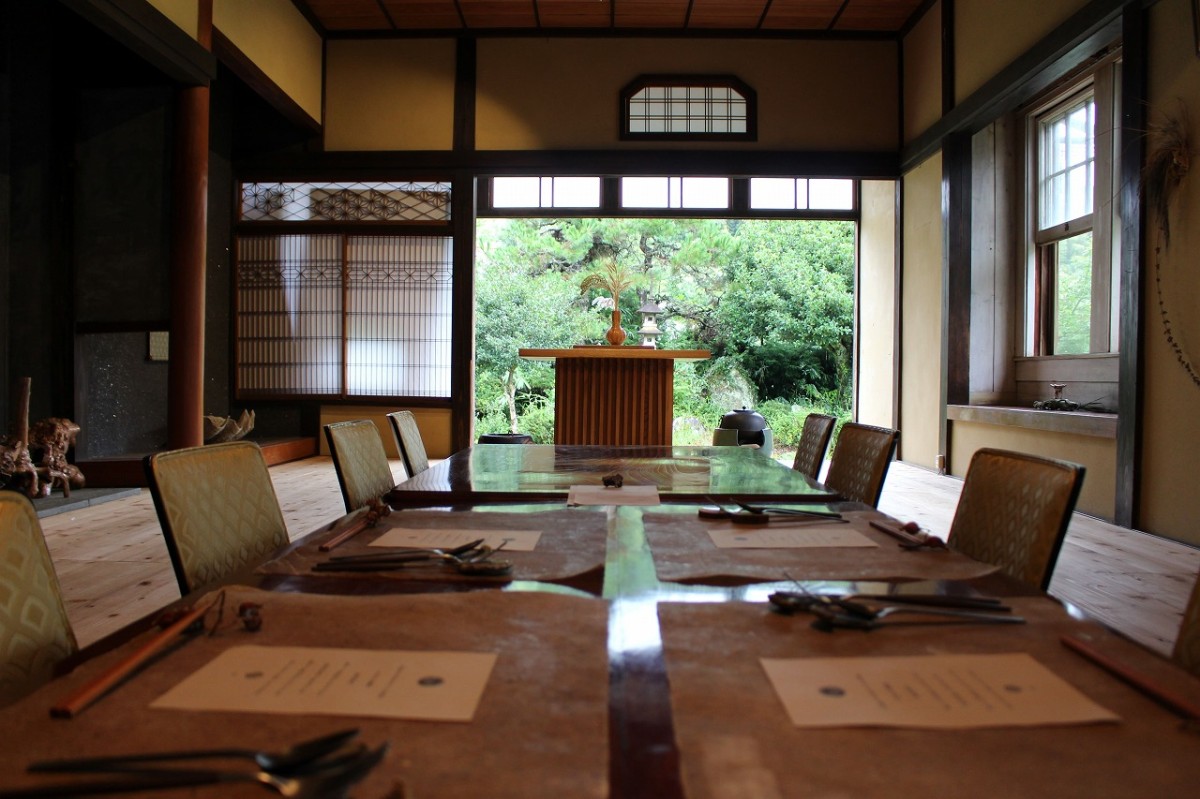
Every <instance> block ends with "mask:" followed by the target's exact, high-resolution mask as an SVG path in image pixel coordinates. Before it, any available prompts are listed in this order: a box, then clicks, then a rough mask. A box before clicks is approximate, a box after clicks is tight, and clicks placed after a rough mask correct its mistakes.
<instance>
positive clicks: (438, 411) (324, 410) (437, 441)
mask: <svg viewBox="0 0 1200 799" xmlns="http://www.w3.org/2000/svg"><path fill="white" fill-rule="evenodd" d="M402 410H405V409H404V408H381V407H379V406H378V405H323V406H321V436H320V438H321V454H322V455H328V454H329V441H328V440H327V439H326V437H325V432H324V429H325V425H327V424H332V423H334V422H348V421H351V420H354V419H370V420H371V421H372V422H374V423H375V426H376V427H377V428H379V437H380V439H381V440H382V441H383V449H384V451H385V452H387V456H388V457H389V458H399V457H400V453H399V451H398V450H397V448H396V436H395V434H394V433H392V427H391V424H392V423H391V422H390V421H388V418H387V414H389V413H391V412H392V411H402ZM408 410H410V411H412V413H413V418H414V419H416V422H417V428H418V429H419V430H420V431H421V441H422V442H423V443H424V444H425V454H426V455H428V456H429V458H430V459H431V460H432V459H439V460H440V459H442V458H448V457H450V455H451V454H452V453H453V450H452V449H451V448H450V411H449V410H447V409H444V408H408Z"/></svg>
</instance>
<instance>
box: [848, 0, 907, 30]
mask: <svg viewBox="0 0 1200 799" xmlns="http://www.w3.org/2000/svg"><path fill="white" fill-rule="evenodd" d="M921 3H922V0H850V2H849V3H847V4H846V10H845V11H843V12H842V16H841V17H839V18H838V21H837V24H836V25H835V26H834V30H839V31H887V32H892V33H894V32H895V31H898V30H900V29H902V28H903V27H904V26H905V25H906V24H907V23H908V19H909V17H911V16H912V15H913V14H914V13H915V12H916V11H917V9H918V8H920V7H921Z"/></svg>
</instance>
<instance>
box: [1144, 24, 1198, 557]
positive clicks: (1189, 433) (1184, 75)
mask: <svg viewBox="0 0 1200 799" xmlns="http://www.w3.org/2000/svg"><path fill="white" fill-rule="evenodd" d="M1149 30H1150V69H1149V76H1148V77H1149V81H1148V83H1149V105H1148V109H1147V113H1148V115H1149V120H1150V122H1151V123H1152V124H1154V123H1159V124H1161V123H1162V121H1163V119H1164V117H1163V115H1164V114H1166V113H1168V112H1170V113H1179V112H1180V111H1181V109H1182V110H1183V111H1184V112H1185V113H1186V114H1187V115H1188V116H1189V117H1190V118H1191V125H1192V127H1191V151H1192V158H1191V171H1190V173H1189V174H1187V175H1186V176H1185V177H1184V178H1183V181H1182V183H1181V185H1180V187H1179V190H1178V193H1177V196H1176V197H1175V200H1174V201H1173V202H1172V204H1171V206H1170V214H1171V216H1170V225H1171V242H1170V246H1169V247H1167V248H1166V249H1165V254H1164V257H1163V261H1162V267H1163V269H1162V280H1163V288H1164V292H1163V293H1164V299H1165V302H1166V307H1167V311H1168V314H1169V318H1170V319H1171V323H1172V325H1173V333H1174V335H1175V338H1176V339H1177V340H1180V341H1181V342H1182V344H1181V346H1182V348H1183V350H1184V354H1185V357H1186V358H1187V359H1189V360H1190V361H1191V363H1192V366H1193V367H1200V157H1198V156H1197V143H1198V142H1200V126H1198V123H1200V58H1197V55H1196V42H1195V40H1194V39H1193V37H1192V10H1191V4H1190V2H1189V0H1162V1H1161V2H1159V3H1157V4H1156V5H1155V6H1154V7H1153V8H1151V9H1150V25H1149ZM1156 229H1157V220H1156V218H1155V216H1154V215H1153V213H1148V220H1147V233H1146V237H1145V238H1144V239H1143V245H1144V246H1143V262H1144V265H1145V266H1144V268H1145V269H1146V270H1147V276H1146V280H1145V281H1144V283H1143V285H1144V286H1145V289H1144V294H1143V303H1142V318H1143V319H1144V320H1145V330H1146V332H1145V336H1146V339H1145V343H1146V345H1145V348H1144V350H1143V359H1144V360H1143V363H1144V365H1145V377H1144V379H1145V391H1144V392H1143V397H1144V399H1143V402H1144V408H1145V413H1144V414H1143V416H1142V423H1143V435H1144V437H1143V445H1142V457H1141V463H1140V470H1141V477H1142V484H1141V485H1142V494H1141V506H1140V511H1141V518H1142V520H1143V525H1142V526H1143V527H1144V528H1145V529H1147V530H1150V531H1152V532H1155V533H1161V534H1163V535H1166V536H1169V537H1171V538H1175V539H1177V540H1180V541H1187V542H1189V543H1192V544H1198V545H1200V491H1197V490H1196V484H1197V471H1198V470H1197V466H1198V465H1200V386H1197V385H1196V384H1195V383H1193V382H1192V380H1191V378H1189V377H1188V375H1187V373H1186V372H1185V371H1184V369H1183V367H1182V366H1181V365H1180V364H1179V362H1178V361H1177V360H1176V355H1175V353H1174V352H1173V351H1172V350H1171V348H1170V345H1169V344H1168V343H1167V338H1166V335H1165V334H1164V332H1163V327H1162V324H1161V322H1160V315H1159V307H1158V299H1157V295H1156V293H1155V290H1154V248H1155V246H1156V244H1157V243H1158V242H1157V241H1156V237H1155V235H1154V231H1155V230H1156Z"/></svg>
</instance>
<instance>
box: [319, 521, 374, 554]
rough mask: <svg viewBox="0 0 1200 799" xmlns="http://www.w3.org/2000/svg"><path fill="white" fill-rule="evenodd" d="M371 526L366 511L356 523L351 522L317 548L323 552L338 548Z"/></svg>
mask: <svg viewBox="0 0 1200 799" xmlns="http://www.w3.org/2000/svg"><path fill="white" fill-rule="evenodd" d="M370 526H371V522H370V519H368V518H367V514H365V513H364V514H363V516H362V518H360V519H359V520H358V521H356V522H354V524H351V525H350V526H349V527H347V528H346V529H345V530H342V531H341V532H340V533H338V534H337V535H335V536H334V537H333V538H330V539H329V540H328V541H326V542H325V543H323V544H321V546H319V547H317V549H318V550H320V551H321V552H328V551H330V550H331V549H337V548H338V547H340V546H341V545H342V544H344V543H346V542H347V541H349V540H350V539H351V538H353V537H354V536H356V535H358V534H359V533H361V532H362V531H363V530H366V529H367V528H368V527H370Z"/></svg>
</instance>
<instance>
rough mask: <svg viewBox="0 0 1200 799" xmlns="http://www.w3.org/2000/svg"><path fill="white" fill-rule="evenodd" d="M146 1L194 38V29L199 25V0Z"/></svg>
mask: <svg viewBox="0 0 1200 799" xmlns="http://www.w3.org/2000/svg"><path fill="white" fill-rule="evenodd" d="M147 2H148V3H150V5H152V6H154V7H155V8H157V9H158V10H159V11H160V12H162V15H163V16H164V17H166V18H167V19H169V20H171V21H172V22H174V23H175V25H176V26H177V27H178V28H179V29H180V30H182V31H183V32H184V33H186V34H187V35H188V36H191V37H192V38H193V39H195V38H196V31H197V30H198V28H199V25H200V9H199V6H200V3H199V0H147Z"/></svg>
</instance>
